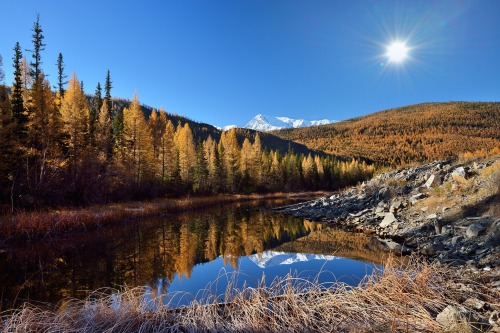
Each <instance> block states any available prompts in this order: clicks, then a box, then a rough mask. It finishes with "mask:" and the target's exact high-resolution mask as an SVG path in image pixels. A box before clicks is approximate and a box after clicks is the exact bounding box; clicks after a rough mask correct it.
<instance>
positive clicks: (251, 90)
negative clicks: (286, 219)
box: [0, 0, 500, 126]
mask: <svg viewBox="0 0 500 333" xmlns="http://www.w3.org/2000/svg"><path fill="white" fill-rule="evenodd" d="M37 14H40V23H41V25H42V28H43V30H44V35H45V43H46V44H47V46H46V49H45V51H44V53H43V54H42V60H43V65H42V67H43V70H44V72H45V73H46V74H48V75H49V80H50V81H51V83H52V84H55V81H56V76H57V70H56V65H55V64H56V61H57V55H58V53H59V52H61V53H62V54H63V57H64V61H65V64H66V73H67V74H68V76H70V75H71V73H72V72H76V74H77V76H78V78H79V79H80V80H83V81H84V85H85V90H86V92H87V93H93V92H94V91H95V87H96V85H97V82H98V81H99V82H101V84H103V82H104V78H105V75H106V71H107V69H108V68H109V69H110V71H111V77H112V80H113V85H114V87H113V90H112V94H113V96H115V97H124V98H132V97H133V95H134V93H135V92H137V94H138V95H139V99H140V101H141V102H142V103H145V104H148V105H151V106H153V107H157V108H158V107H160V106H163V107H164V108H165V109H166V110H167V111H169V112H172V113H177V114H180V115H184V116H187V117H189V118H191V119H193V120H196V121H200V122H207V123H210V124H213V125H217V126H224V125H229V124H237V125H244V124H245V123H246V122H247V121H248V120H250V119H251V118H252V117H253V116H254V115H256V114H259V113H262V114H266V115H274V116H288V117H292V118H305V119H308V120H313V119H324V118H328V119H336V120H343V119H348V118H351V117H355V116H359V115H364V114H368V113H371V112H375V111H379V110H383V109H387V108H391V107H397V106H404V105H410V104H415V103H421V102H439V101H459V100H460V101H498V100H499V96H500V19H499V17H500V1H498V0H471V1H465V0H454V1H446V0H439V1H437V0H436V1H431V0H422V1H413V0H408V1H384V0H370V1H369V0H365V1H363V0H357V1H356V0H352V1H350V0H345V1H343V0H338V1H334V0H303V1H296V0H265V1H264V0H177V1H168V0H164V1H128V0H123V1H94V0H90V1H62V0H59V1H56V0H44V1H40V0H23V1H22V2H19V1H4V3H2V5H1V12H0V54H1V55H2V56H3V59H4V65H3V69H4V71H5V72H6V83H7V84H11V83H12V60H11V59H12V56H13V52H12V48H13V47H14V44H15V42H16V41H19V42H20V43H21V46H22V48H23V50H24V49H31V48H32V45H31V33H32V32H31V28H32V27H33V22H34V21H35V20H36V15H37ZM394 40H402V41H405V42H406V43H407V47H408V48H409V49H410V50H409V56H408V58H407V59H406V60H405V61H403V62H401V63H391V62H388V59H387V56H386V55H385V53H386V47H387V45H388V44H389V43H390V42H391V41H394ZM24 54H25V55H27V56H29V53H28V52H26V51H25V52H24Z"/></svg>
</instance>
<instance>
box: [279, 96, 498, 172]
mask: <svg viewBox="0 0 500 333" xmlns="http://www.w3.org/2000/svg"><path fill="white" fill-rule="evenodd" d="M272 133H273V134H275V135H277V136H279V137H281V138H283V139H287V140H293V141H296V142H299V143H303V144H305V145H306V146H308V147H309V148H311V149H317V150H323V151H325V152H327V153H330V154H334V155H338V156H349V157H356V158H366V159H369V160H371V161H375V162H379V163H382V164H387V165H393V166H395V165H404V164H408V163H414V162H423V161H431V160H437V159H445V158H455V157H457V156H458V155H460V154H463V153H465V152H476V151H480V150H484V151H490V150H492V149H495V148H499V147H500V103H498V102H497V103H487V102H449V103H424V104H417V105H411V106H406V107H401V108H395V109H390V110H386V111H381V112H377V113H373V114H370V115H367V116H363V117H359V118H353V119H350V120H346V121H342V122H338V123H334V124H330V125H324V126H315V127H308V128H298V129H284V130H279V131H273V132H272Z"/></svg>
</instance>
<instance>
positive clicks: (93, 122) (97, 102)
mask: <svg viewBox="0 0 500 333" xmlns="http://www.w3.org/2000/svg"><path fill="white" fill-rule="evenodd" d="M102 105H103V102H102V96H101V84H100V83H99V82H97V87H96V90H95V93H94V97H92V104H91V106H90V115H89V135H90V144H91V145H92V146H96V145H97V141H98V138H97V137H98V136H99V133H96V132H97V130H98V127H99V123H100V117H99V112H100V110H101V108H102ZM106 111H108V113H109V110H108V109H107V110H106ZM107 116H109V117H110V119H109V122H108V123H109V124H111V116H110V115H109V114H107Z"/></svg>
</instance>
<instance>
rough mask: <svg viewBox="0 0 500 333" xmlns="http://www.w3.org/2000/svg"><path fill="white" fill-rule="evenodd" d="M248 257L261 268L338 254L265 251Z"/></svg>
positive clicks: (332, 258) (331, 258) (325, 257)
mask: <svg viewBox="0 0 500 333" xmlns="http://www.w3.org/2000/svg"><path fill="white" fill-rule="evenodd" d="M248 258H249V259H250V260H251V261H253V262H254V263H255V264H256V265H257V266H259V267H260V268H266V267H272V266H277V265H291V264H293V263H296V262H303V261H311V260H334V259H338V257H336V256H326V255H323V254H310V253H286V252H276V251H265V252H262V253H257V254H252V255H250V256H248Z"/></svg>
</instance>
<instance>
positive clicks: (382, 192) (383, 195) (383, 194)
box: [378, 187, 390, 199]
mask: <svg viewBox="0 0 500 333" xmlns="http://www.w3.org/2000/svg"><path fill="white" fill-rule="evenodd" d="M389 195H390V193H389V189H388V188H387V187H382V188H381V189H380V190H379V191H378V198H379V199H387V198H388V197H389Z"/></svg>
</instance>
